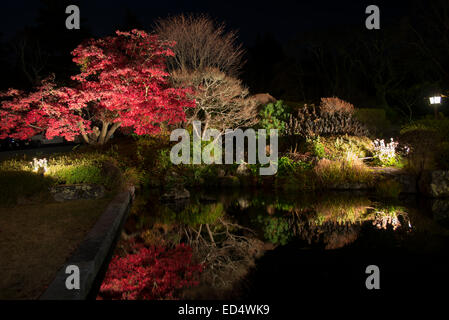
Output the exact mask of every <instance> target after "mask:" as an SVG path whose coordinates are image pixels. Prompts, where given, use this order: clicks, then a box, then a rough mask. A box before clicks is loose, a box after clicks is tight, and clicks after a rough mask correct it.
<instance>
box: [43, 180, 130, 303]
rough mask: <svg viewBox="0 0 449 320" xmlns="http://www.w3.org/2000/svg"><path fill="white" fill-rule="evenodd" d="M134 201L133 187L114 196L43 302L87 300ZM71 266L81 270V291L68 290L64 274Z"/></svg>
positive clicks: (49, 288)
mask: <svg viewBox="0 0 449 320" xmlns="http://www.w3.org/2000/svg"><path fill="white" fill-rule="evenodd" d="M133 197H134V188H133V187H131V188H129V189H128V190H126V191H123V192H121V193H119V194H117V195H116V196H115V198H114V199H113V200H112V201H111V203H109V205H108V207H107V208H106V210H105V211H104V213H103V214H102V215H101V216H100V219H99V220H98V221H97V223H96V224H95V225H94V227H93V228H92V229H91V230H90V231H89V233H88V234H87V236H86V238H85V239H84V240H83V242H82V243H81V244H80V246H79V247H78V249H77V250H76V251H75V253H74V254H73V255H72V256H71V257H70V258H69V259H68V260H67V261H66V263H65V264H64V265H63V266H62V268H61V269H60V270H59V271H58V273H57V275H56V277H55V279H54V280H53V281H52V282H51V283H50V285H49V286H48V288H47V290H46V291H45V292H44V293H43V294H42V295H41V297H40V300H84V299H86V298H87V296H88V294H89V292H90V291H91V289H92V286H93V284H94V281H95V279H96V276H97V274H98V273H99V272H100V269H101V267H102V265H103V263H104V261H105V259H106V258H107V257H108V254H109V252H110V250H111V247H112V246H113V245H114V240H115V238H116V236H117V234H118V233H119V232H120V229H121V226H122V223H123V221H124V220H125V219H126V215H127V213H128V210H129V207H130V205H131V203H132V200H133ZM69 265H75V266H77V267H78V268H79V270H80V289H79V290H78V289H73V290H69V289H67V288H66V284H65V283H66V279H67V277H69V276H70V274H66V272H65V271H66V267H67V266H69Z"/></svg>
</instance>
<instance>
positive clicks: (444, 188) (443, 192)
mask: <svg viewBox="0 0 449 320" xmlns="http://www.w3.org/2000/svg"><path fill="white" fill-rule="evenodd" d="M419 191H420V192H422V193H423V194H425V195H427V196H429V197H432V198H443V197H449V171H443V170H434V171H426V172H424V173H423V174H422V177H421V179H420V181H419Z"/></svg>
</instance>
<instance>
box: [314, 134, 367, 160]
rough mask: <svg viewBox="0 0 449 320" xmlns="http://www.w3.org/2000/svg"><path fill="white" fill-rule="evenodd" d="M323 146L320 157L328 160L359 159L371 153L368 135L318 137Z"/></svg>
mask: <svg viewBox="0 0 449 320" xmlns="http://www.w3.org/2000/svg"><path fill="white" fill-rule="evenodd" d="M320 143H321V144H322V146H323V148H324V154H323V156H322V158H327V159H330V160H345V159H359V158H365V157H370V156H372V154H373V143H372V141H371V139H369V138H368V137H356V136H349V135H342V136H331V137H320Z"/></svg>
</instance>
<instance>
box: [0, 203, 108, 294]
mask: <svg viewBox="0 0 449 320" xmlns="http://www.w3.org/2000/svg"><path fill="white" fill-rule="evenodd" d="M109 201H110V198H104V199H100V200H78V201H71V202H65V203H48V204H39V205H22V206H15V207H12V208H5V207H0V274H1V277H0V300H3V299H36V298H38V297H39V296H40V294H42V293H43V291H44V290H45V288H46V287H47V285H48V284H49V283H50V282H51V281H52V279H53V277H54V276H55V275H56V272H57V271H58V269H59V268H60V267H61V266H62V265H63V264H64V262H65V261H66V259H67V258H68V257H69V256H70V254H71V253H73V251H74V250H75V249H76V248H77V246H78V245H79V244H80V242H81V241H82V240H83V238H84V237H85V235H86V234H87V232H88V231H89V230H90V229H91V228H92V227H93V225H94V224H95V222H96V221H97V220H98V218H99V216H100V215H101V213H102V212H103V210H104V209H105V208H106V206H107V204H108V203H109Z"/></svg>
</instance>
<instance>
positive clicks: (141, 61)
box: [0, 30, 195, 144]
mask: <svg viewBox="0 0 449 320" xmlns="http://www.w3.org/2000/svg"><path fill="white" fill-rule="evenodd" d="M116 34H117V35H116V36H112V37H106V38H102V39H91V40H89V41H87V42H86V43H83V44H81V45H79V46H78V47H77V48H76V49H75V50H74V51H73V52H72V55H73V56H74V58H73V61H74V62H76V63H77V64H78V65H79V66H80V68H81V73H79V74H77V75H75V76H73V77H72V79H73V80H75V81H77V83H78V85H77V86H76V87H74V88H67V87H62V88H57V87H56V86H55V84H54V83H53V81H52V80H51V79H47V80H46V81H44V82H43V83H42V85H41V86H40V87H39V88H37V90H36V91H35V92H32V93H24V92H19V91H18V90H14V89H10V90H9V91H8V92H6V93H2V94H0V99H2V100H3V101H2V102H1V104H0V118H1V119H2V121H1V122H0V139H1V138H5V137H7V136H10V137H13V138H18V139H26V138H29V137H30V136H32V135H34V134H37V133H39V132H43V131H45V132H46V137H47V138H48V139H51V138H52V137H54V136H62V137H65V138H66V139H67V140H69V141H72V140H73V139H74V138H75V137H76V136H77V135H81V136H82V137H83V138H84V140H85V141H86V142H88V143H99V144H103V143H105V142H107V141H108V140H109V139H110V138H111V136H112V134H113V133H114V132H115V131H116V130H117V129H118V128H119V127H130V128H132V129H133V131H134V132H135V133H136V134H139V135H142V134H153V133H157V132H158V131H159V130H160V124H161V123H163V122H166V123H168V124H174V123H178V122H181V121H184V120H185V113H184V108H185V107H194V106H195V102H194V101H193V100H191V99H189V98H188V97H187V93H189V90H188V89H184V88H173V87H172V86H171V85H170V82H169V81H168V76H169V74H168V73H167V71H166V65H165V62H166V58H167V57H169V56H173V55H174V54H173V51H172V50H171V47H172V46H173V45H174V43H173V42H167V41H160V40H159V39H158V37H157V36H156V35H149V34H147V33H146V32H144V31H139V30H133V31H131V32H120V31H117V32H116Z"/></svg>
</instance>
